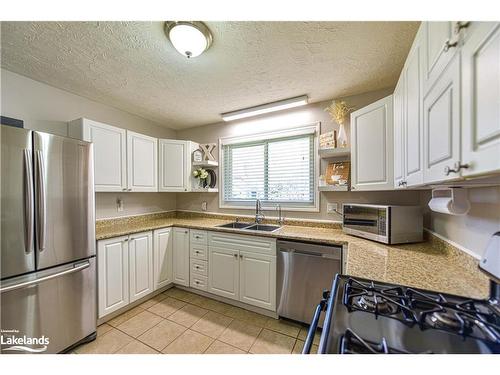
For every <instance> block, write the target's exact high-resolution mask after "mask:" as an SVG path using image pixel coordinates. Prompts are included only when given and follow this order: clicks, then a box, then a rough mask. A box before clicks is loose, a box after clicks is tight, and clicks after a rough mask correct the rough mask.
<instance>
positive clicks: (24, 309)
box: [0, 258, 97, 354]
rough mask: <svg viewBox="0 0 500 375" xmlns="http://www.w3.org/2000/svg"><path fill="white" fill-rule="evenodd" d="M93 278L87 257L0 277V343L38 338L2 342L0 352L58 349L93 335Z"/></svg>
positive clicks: (92, 260) (92, 262) (93, 266)
mask: <svg viewBox="0 0 500 375" xmlns="http://www.w3.org/2000/svg"><path fill="white" fill-rule="evenodd" d="M95 279H96V261H95V258H89V259H86V260H83V261H79V262H76V263H72V264H67V265H63V266H59V267H54V268H50V269H47V270H44V271H38V272H35V273H32V274H30V275H26V276H21V277H18V278H15V279H10V280H8V281H3V282H2V284H1V285H0V298H1V301H2V314H1V324H0V329H1V330H2V336H3V337H2V342H3V343H5V342H7V341H8V339H9V338H11V337H12V336H14V337H17V338H20V337H23V336H26V337H27V338H37V339H38V340H40V341H39V342H38V343H36V344H26V345H23V344H24V343H21V344H20V343H16V345H12V344H2V345H1V349H0V351H1V353H5V354H7V353H9V354H15V353H30V352H32V353H33V352H35V353H36V352H43V353H59V352H61V351H63V350H64V349H66V348H68V347H70V346H71V345H73V344H74V343H76V342H78V341H80V340H82V339H83V338H85V337H86V336H88V335H90V334H92V333H94V332H95V331H96V325H97V315H96V288H95V284H96V283H95ZM42 337H45V338H47V339H48V343H44V342H43V340H42ZM45 344H46V349H45V348H44V347H45ZM13 346H14V348H12V347H13ZM23 347H27V348H28V349H25V348H23ZM9 348H10V349H9ZM30 350H31V351H30Z"/></svg>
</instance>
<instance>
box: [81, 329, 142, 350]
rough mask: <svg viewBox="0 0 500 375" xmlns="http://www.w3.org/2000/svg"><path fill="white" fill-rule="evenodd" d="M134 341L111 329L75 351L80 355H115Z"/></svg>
mask: <svg viewBox="0 0 500 375" xmlns="http://www.w3.org/2000/svg"><path fill="white" fill-rule="evenodd" d="M132 340H133V338H132V337H130V336H128V335H126V334H125V333H123V332H120V331H118V330H117V329H114V328H113V329H111V330H110V331H108V332H106V333H105V334H103V335H102V336H100V337H98V338H97V339H95V340H94V341H92V342H89V343H88V344H84V345H82V346H79V347H78V348H76V349H75V351H76V352H77V353H78V354H113V353H116V352H117V351H118V350H120V349H121V348H123V347H124V346H125V345H127V344H128V343H130V342H131V341H132Z"/></svg>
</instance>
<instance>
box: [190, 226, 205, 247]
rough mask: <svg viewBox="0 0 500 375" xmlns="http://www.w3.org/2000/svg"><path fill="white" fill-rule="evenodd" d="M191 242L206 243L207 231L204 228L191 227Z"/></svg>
mask: <svg viewBox="0 0 500 375" xmlns="http://www.w3.org/2000/svg"><path fill="white" fill-rule="evenodd" d="M191 244H197V245H207V244H208V236H207V232H206V231H204V230H194V229H191Z"/></svg>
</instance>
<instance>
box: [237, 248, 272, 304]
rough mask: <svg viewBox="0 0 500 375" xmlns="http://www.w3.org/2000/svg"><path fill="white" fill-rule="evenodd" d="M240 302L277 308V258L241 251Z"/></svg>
mask: <svg viewBox="0 0 500 375" xmlns="http://www.w3.org/2000/svg"><path fill="white" fill-rule="evenodd" d="M239 258H240V301H241V302H245V303H248V304H250V305H254V306H259V307H262V308H264V309H269V310H274V309H275V308H276V304H275V303H276V257H275V256H269V255H264V254H259V253H253V252H249V251H240V254H239Z"/></svg>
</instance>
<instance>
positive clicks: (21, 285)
mask: <svg viewBox="0 0 500 375" xmlns="http://www.w3.org/2000/svg"><path fill="white" fill-rule="evenodd" d="M89 266H90V262H89V261H86V262H85V263H83V264H79V265H77V266H73V267H72V268H68V269H65V270H64V271H61V272H58V273H54V274H52V275H47V276H42V277H40V278H38V279H34V280H29V281H25V282H23V283H19V284H14V285H10V286H6V287H5V288H0V293H4V292H9V291H11V290H16V289H22V288H26V287H28V286H31V285H34V284H40V283H42V282H44V281H48V280H51V279H55V278H56V277H60V276H64V275H68V274H70V273H75V272H78V271H81V270H83V269H85V268H88V267H89Z"/></svg>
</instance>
